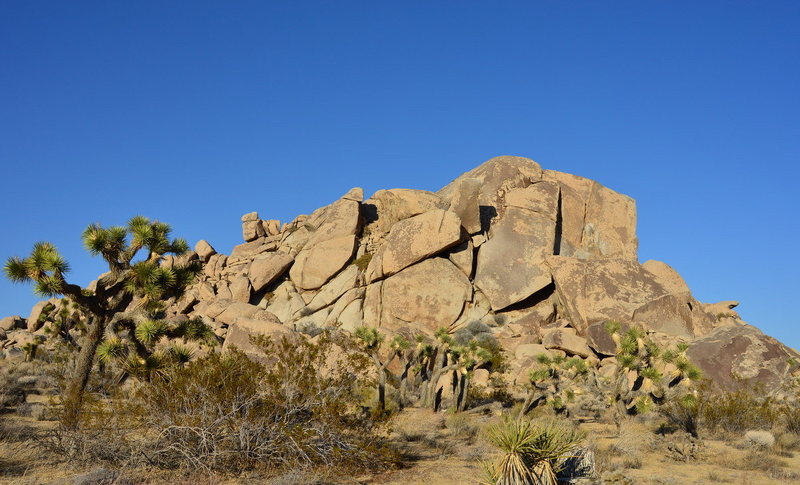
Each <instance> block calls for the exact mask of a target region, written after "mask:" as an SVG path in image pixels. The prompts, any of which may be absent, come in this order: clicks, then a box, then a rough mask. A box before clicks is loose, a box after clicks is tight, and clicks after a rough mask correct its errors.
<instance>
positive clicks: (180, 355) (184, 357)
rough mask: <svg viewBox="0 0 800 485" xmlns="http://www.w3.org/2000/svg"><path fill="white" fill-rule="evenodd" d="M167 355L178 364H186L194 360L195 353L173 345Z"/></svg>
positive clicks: (186, 348)
mask: <svg viewBox="0 0 800 485" xmlns="http://www.w3.org/2000/svg"><path fill="white" fill-rule="evenodd" d="M167 354H168V355H169V358H170V360H172V361H173V362H175V363H176V364H185V363H187V362H189V361H190V360H192V357H193V356H194V352H192V350H191V349H190V348H188V347H185V346H183V345H177V344H176V345H172V346H170V347H169V349H168V350H167Z"/></svg>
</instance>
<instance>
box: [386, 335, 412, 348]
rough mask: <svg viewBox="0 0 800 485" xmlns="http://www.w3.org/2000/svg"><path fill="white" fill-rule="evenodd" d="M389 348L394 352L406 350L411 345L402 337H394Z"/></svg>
mask: <svg viewBox="0 0 800 485" xmlns="http://www.w3.org/2000/svg"><path fill="white" fill-rule="evenodd" d="M390 346H391V348H392V349H394V350H407V349H408V348H409V347H411V343H410V342H409V341H408V340H407V339H406V338H405V337H403V336H402V335H395V336H394V338H392V342H391V344H390Z"/></svg>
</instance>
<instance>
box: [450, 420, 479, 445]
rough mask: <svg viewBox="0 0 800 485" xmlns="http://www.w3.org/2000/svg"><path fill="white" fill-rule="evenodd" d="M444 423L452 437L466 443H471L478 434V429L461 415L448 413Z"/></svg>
mask: <svg viewBox="0 0 800 485" xmlns="http://www.w3.org/2000/svg"><path fill="white" fill-rule="evenodd" d="M444 423H445V426H446V428H447V429H448V430H449V431H450V432H451V433H452V435H453V436H454V437H456V438H459V439H463V440H465V441H468V442H472V441H473V440H474V439H475V435H476V434H477V433H478V427H477V426H475V424H473V423H472V420H471V419H470V417H469V416H466V415H465V414H463V413H448V415H447V417H446V418H445V420H444Z"/></svg>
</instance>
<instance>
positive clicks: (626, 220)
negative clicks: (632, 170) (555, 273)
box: [543, 170, 638, 261]
mask: <svg viewBox="0 0 800 485" xmlns="http://www.w3.org/2000/svg"><path fill="white" fill-rule="evenodd" d="M543 177H544V179H545V180H550V181H552V182H555V183H557V184H558V185H559V187H560V188H561V199H560V206H561V209H560V219H561V220H560V230H559V238H558V239H559V247H558V250H557V254H560V255H563V256H572V257H577V258H619V259H627V260H631V261H635V260H636V259H637V256H636V254H637V250H638V240H637V238H636V202H635V201H634V200H633V199H631V198H630V197H628V196H626V195H622V194H619V193H617V192H614V191H613V190H611V189H608V188H606V187H603V186H602V185H600V184H599V183H597V182H595V181H594V180H589V179H585V178H583V177H577V176H575V175H570V174H568V173H562V172H556V171H553V170H545V171H544V175H543Z"/></svg>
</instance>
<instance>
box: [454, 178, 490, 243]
mask: <svg viewBox="0 0 800 485" xmlns="http://www.w3.org/2000/svg"><path fill="white" fill-rule="evenodd" d="M454 183H455V185H454V186H453V188H452V193H451V195H450V208H449V210H450V212H455V213H456V215H458V218H459V219H461V225H462V226H463V227H464V230H465V231H467V233H468V234H475V233H478V232H480V231H481V229H482V227H481V206H480V200H479V198H480V193H481V181H480V180H478V179H475V178H470V177H465V178H461V177H459V179H458V180H457V181H456V182H454Z"/></svg>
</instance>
